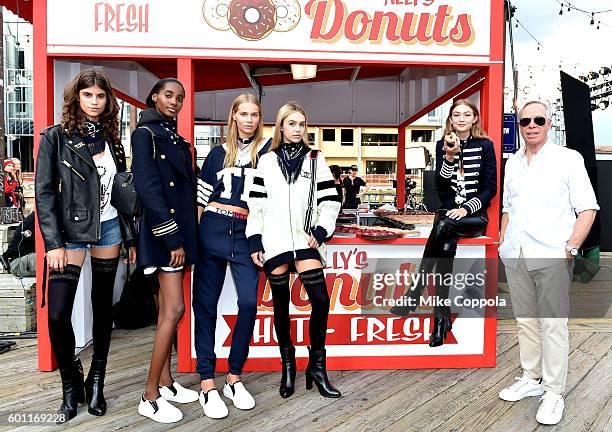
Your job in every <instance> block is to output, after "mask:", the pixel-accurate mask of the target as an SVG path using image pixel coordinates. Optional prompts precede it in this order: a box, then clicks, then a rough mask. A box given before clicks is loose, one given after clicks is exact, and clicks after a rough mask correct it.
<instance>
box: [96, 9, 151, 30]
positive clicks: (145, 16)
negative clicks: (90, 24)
mask: <svg viewBox="0 0 612 432" xmlns="http://www.w3.org/2000/svg"><path fill="white" fill-rule="evenodd" d="M94 23H95V24H94V31H97V32H98V31H103V32H106V33H108V32H113V33H120V32H129V33H131V32H138V33H148V32H149V4H148V3H146V4H137V3H114V4H111V3H110V2H97V3H95V4H94Z"/></svg>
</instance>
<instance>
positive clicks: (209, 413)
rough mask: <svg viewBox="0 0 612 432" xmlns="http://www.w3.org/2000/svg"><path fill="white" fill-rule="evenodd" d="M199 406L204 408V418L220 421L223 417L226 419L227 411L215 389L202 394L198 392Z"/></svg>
mask: <svg viewBox="0 0 612 432" xmlns="http://www.w3.org/2000/svg"><path fill="white" fill-rule="evenodd" d="M200 405H202V408H204V414H205V415H206V417H210V418H212V419H221V418H223V417H227V414H228V413H229V411H228V410H227V405H225V402H223V400H222V399H221V396H219V392H218V391H217V389H212V390H209V391H207V392H206V393H204V392H203V391H201V392H200Z"/></svg>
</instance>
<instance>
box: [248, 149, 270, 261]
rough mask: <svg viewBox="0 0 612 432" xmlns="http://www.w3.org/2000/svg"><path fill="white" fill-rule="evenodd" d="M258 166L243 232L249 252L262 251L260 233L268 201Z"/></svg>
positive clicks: (261, 172) (262, 176) (250, 193)
mask: <svg viewBox="0 0 612 432" xmlns="http://www.w3.org/2000/svg"><path fill="white" fill-rule="evenodd" d="M259 164H260V166H259V167H261V166H262V161H261V160H260V162H259ZM259 167H258V169H257V170H255V174H254V176H253V185H252V186H251V189H250V191H249V196H248V199H247V204H248V206H249V217H248V219H247V226H246V230H245V234H246V237H247V239H248V241H249V252H250V253H254V252H259V251H261V252H264V247H263V243H262V237H261V235H262V233H263V222H264V214H265V210H266V204H267V202H268V193H267V192H266V184H265V181H264V175H263V171H261V170H260V169H259Z"/></svg>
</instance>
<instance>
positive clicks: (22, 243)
mask: <svg viewBox="0 0 612 432" xmlns="http://www.w3.org/2000/svg"><path fill="white" fill-rule="evenodd" d="M34 218H35V215H34V212H32V213H30V214H29V215H28V216H26V217H25V218H24V219H23V222H22V223H21V224H19V226H18V227H17V230H16V231H15V233H14V234H13V237H12V239H11V242H10V243H9V245H8V248H7V249H6V251H4V253H3V254H2V256H1V257H0V261H1V263H2V266H3V267H4V270H6V271H10V272H11V273H12V274H13V275H15V276H17V277H28V276H36V255H35V254H34Z"/></svg>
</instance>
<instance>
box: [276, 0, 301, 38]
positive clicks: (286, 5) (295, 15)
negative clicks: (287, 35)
mask: <svg viewBox="0 0 612 432" xmlns="http://www.w3.org/2000/svg"><path fill="white" fill-rule="evenodd" d="M272 3H274V6H276V27H275V28H274V31H277V32H288V31H291V30H293V29H294V28H295V27H296V26H297V25H298V23H299V22H300V18H301V15H302V13H301V11H300V4H299V3H298V2H297V0H272Z"/></svg>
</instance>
